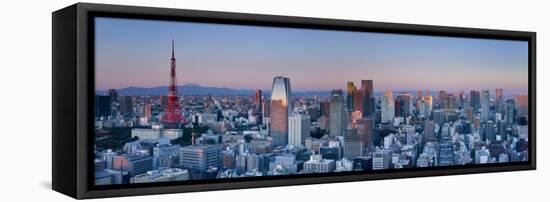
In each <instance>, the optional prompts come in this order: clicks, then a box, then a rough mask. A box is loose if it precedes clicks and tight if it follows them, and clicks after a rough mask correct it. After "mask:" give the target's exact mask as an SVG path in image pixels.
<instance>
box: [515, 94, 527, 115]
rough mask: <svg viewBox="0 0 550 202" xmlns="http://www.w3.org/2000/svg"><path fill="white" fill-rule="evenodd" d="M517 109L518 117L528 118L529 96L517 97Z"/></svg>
mask: <svg viewBox="0 0 550 202" xmlns="http://www.w3.org/2000/svg"><path fill="white" fill-rule="evenodd" d="M515 102H516V107H517V110H518V111H517V116H520V117H521V116H523V117H527V115H528V114H529V96H528V95H517V96H516V97H515Z"/></svg>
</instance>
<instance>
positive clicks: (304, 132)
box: [288, 113, 311, 146]
mask: <svg viewBox="0 0 550 202" xmlns="http://www.w3.org/2000/svg"><path fill="white" fill-rule="evenodd" d="M310 130H311V122H310V117H309V116H306V115H304V114H298V113H295V114H292V115H290V116H289V117H288V144H291V145H294V146H300V145H304V143H305V140H306V138H307V137H309V136H310Z"/></svg>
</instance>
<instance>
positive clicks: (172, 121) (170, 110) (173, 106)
mask: <svg viewBox="0 0 550 202" xmlns="http://www.w3.org/2000/svg"><path fill="white" fill-rule="evenodd" d="M176 86H177V79H176V58H175V57H174V41H172V58H170V84H169V85H168V95H167V99H168V101H167V103H166V107H165V109H164V113H163V114H162V122H163V124H164V126H165V127H167V128H174V127H178V126H179V124H180V123H185V122H186V120H185V118H184V117H183V114H182V111H181V107H180V103H179V97H178V89H177V87H176Z"/></svg>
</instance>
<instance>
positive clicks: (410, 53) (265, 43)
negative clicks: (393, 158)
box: [95, 18, 528, 92]
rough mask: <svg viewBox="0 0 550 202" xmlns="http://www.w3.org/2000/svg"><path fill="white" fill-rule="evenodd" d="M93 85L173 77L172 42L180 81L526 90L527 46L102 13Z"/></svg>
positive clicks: (297, 87)
mask: <svg viewBox="0 0 550 202" xmlns="http://www.w3.org/2000/svg"><path fill="white" fill-rule="evenodd" d="M95 36H96V39H95V42H96V47H95V51H96V52H95V53H96V60H95V61H96V88H97V90H106V89H109V88H116V89H118V88H124V87H130V86H135V87H156V86H165V85H167V84H168V82H169V69H170V54H171V53H170V51H171V47H170V46H171V40H172V39H173V40H174V41H175V50H176V52H175V53H176V61H177V70H176V71H177V77H178V84H186V83H194V84H199V85H202V86H215V87H229V88H237V89H270V88H271V84H272V81H273V77H275V76H278V75H280V76H285V77H289V78H290V82H291V86H292V90H293V91H310V90H330V89H335V88H341V89H345V85H346V82H347V81H354V82H355V83H356V85H360V83H359V82H360V80H361V79H372V80H374V89H375V91H385V90H405V89H422V90H472V89H494V88H504V89H505V90H507V91H508V92H510V91H518V92H520V91H526V89H527V82H528V76H527V74H528V44H527V42H523V41H504V40H487V39H467V38H451V37H432V36H415V35H400V34H383V33H364V32H349V31H327V30H313V29H291V28H274V27H259V26H241V25H221V24H206V23H183V22H169V21H153V20H130V19H115V18H97V19H96V35H95Z"/></svg>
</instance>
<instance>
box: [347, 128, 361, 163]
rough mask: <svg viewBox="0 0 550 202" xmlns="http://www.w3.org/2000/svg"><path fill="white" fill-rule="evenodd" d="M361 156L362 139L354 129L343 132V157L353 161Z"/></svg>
mask: <svg viewBox="0 0 550 202" xmlns="http://www.w3.org/2000/svg"><path fill="white" fill-rule="evenodd" d="M361 155H363V137H362V136H361V135H360V134H359V133H357V129H356V128H351V127H348V128H346V130H345V131H344V157H345V158H346V159H348V160H353V159H355V157H358V156H361Z"/></svg>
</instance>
